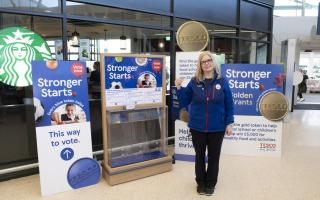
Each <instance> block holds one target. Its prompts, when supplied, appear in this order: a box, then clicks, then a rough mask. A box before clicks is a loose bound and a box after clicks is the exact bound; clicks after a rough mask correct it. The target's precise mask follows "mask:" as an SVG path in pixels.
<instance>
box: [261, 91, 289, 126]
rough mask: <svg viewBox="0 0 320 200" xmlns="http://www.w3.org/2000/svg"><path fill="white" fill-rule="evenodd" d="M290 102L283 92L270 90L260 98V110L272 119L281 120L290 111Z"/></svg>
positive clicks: (263, 114)
mask: <svg viewBox="0 0 320 200" xmlns="http://www.w3.org/2000/svg"><path fill="white" fill-rule="evenodd" d="M288 108H289V103H288V100H287V98H286V96H284V95H283V94H282V93H280V92H277V91H272V92H268V93H266V94H265V95H263V97H262V98H261V99H260V102H259V110H260V113H261V115H262V116H264V117H265V118H267V119H268V120H271V121H279V120H281V119H283V118H284V117H285V116H286V115H287V113H288Z"/></svg>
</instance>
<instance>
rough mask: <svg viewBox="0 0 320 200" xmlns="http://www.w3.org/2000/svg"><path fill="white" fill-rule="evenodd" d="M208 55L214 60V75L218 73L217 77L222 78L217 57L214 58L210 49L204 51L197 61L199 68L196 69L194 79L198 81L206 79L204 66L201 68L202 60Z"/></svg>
mask: <svg viewBox="0 0 320 200" xmlns="http://www.w3.org/2000/svg"><path fill="white" fill-rule="evenodd" d="M206 55H207V56H209V57H210V58H211V59H212V62H213V66H214V69H213V74H212V77H214V74H216V76H217V79H220V78H221V75H220V71H219V68H218V66H217V62H216V59H215V58H214V56H213V55H212V54H211V53H210V52H209V51H203V52H202V53H200V55H199V58H198V61H197V70H196V73H195V75H194V79H196V81H197V82H199V81H203V80H204V76H203V71H202V68H201V60H202V58H203V57H204V56H206Z"/></svg>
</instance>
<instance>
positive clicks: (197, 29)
mask: <svg viewBox="0 0 320 200" xmlns="http://www.w3.org/2000/svg"><path fill="white" fill-rule="evenodd" d="M177 42H178V45H179V47H180V48H181V49H182V50H183V51H202V50H203V49H205V48H206V47H207V45H208V43H209V34H208V31H207V29H206V27H205V26H204V25H202V24H201V23H200V22H196V21H188V22H186V23H184V24H182V25H181V26H180V27H179V29H178V31H177Z"/></svg>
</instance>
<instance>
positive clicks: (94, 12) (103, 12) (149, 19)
mask: <svg viewBox="0 0 320 200" xmlns="http://www.w3.org/2000/svg"><path fill="white" fill-rule="evenodd" d="M67 13H68V14H70V15H80V16H87V17H94V18H99V19H112V20H121V21H126V22H134V23H140V24H142V25H156V26H162V27H170V17H165V16H160V15H154V14H148V13H142V12H134V11H128V10H123V9H117V8H110V7H104V6H96V5H90V4H84V3H75V2H69V1H67Z"/></svg>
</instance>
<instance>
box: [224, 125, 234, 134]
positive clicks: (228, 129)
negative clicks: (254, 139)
mask: <svg viewBox="0 0 320 200" xmlns="http://www.w3.org/2000/svg"><path fill="white" fill-rule="evenodd" d="M232 128H233V124H229V125H228V126H227V128H226V132H225V134H226V135H227V136H230V135H232Z"/></svg>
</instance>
